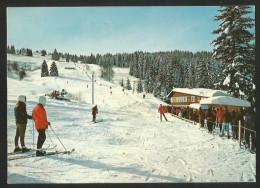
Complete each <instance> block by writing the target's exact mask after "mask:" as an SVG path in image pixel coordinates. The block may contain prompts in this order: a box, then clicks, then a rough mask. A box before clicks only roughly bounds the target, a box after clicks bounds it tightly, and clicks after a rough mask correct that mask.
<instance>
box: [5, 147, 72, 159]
mask: <svg viewBox="0 0 260 188" xmlns="http://www.w3.org/2000/svg"><path fill="white" fill-rule="evenodd" d="M73 151H75V149H72V150H70V151H55V152H47V153H45V154H44V155H42V156H36V155H35V154H30V155H19V156H14V157H9V158H8V159H7V160H8V161H12V160H17V159H26V158H33V157H45V156H49V155H59V154H71V153H72V152H73Z"/></svg>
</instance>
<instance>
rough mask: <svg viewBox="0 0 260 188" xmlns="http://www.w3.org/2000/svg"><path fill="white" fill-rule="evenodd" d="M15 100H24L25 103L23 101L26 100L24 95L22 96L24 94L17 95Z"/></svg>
mask: <svg viewBox="0 0 260 188" xmlns="http://www.w3.org/2000/svg"><path fill="white" fill-rule="evenodd" d="M17 101H20V102H24V103H25V102H26V96H24V95H19V97H18V99H17Z"/></svg>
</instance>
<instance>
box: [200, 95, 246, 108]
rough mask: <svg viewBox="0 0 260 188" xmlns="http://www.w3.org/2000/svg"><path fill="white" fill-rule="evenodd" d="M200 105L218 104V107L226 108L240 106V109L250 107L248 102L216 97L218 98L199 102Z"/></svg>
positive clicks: (228, 97)
mask: <svg viewBox="0 0 260 188" xmlns="http://www.w3.org/2000/svg"><path fill="white" fill-rule="evenodd" d="M200 104H218V105H226V106H241V107H250V105H251V104H250V102H248V101H246V100H243V99H239V98H234V97H230V96H218V97H210V98H207V99H202V100H200Z"/></svg>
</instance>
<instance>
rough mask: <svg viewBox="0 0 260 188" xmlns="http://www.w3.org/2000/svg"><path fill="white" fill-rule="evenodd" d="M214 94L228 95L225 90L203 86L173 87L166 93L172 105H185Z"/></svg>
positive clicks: (214, 95)
mask: <svg viewBox="0 0 260 188" xmlns="http://www.w3.org/2000/svg"><path fill="white" fill-rule="evenodd" d="M216 96H230V95H229V94H228V93H227V92H226V91H221V90H213V89H205V88H193V89H189V88H174V89H173V90H172V91H171V92H170V93H169V94H168V95H167V98H170V103H171V105H172V106H176V107H186V106H189V105H190V104H192V103H199V102H200V100H202V99H205V98H210V97H216Z"/></svg>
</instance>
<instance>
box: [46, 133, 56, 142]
mask: <svg viewBox="0 0 260 188" xmlns="http://www.w3.org/2000/svg"><path fill="white" fill-rule="evenodd" d="M46 130H47V129H46ZM47 134H48V137H49V138H50V140H51V143H52V145H53V146H55V145H54V144H53V141H52V139H51V136H50V134H49V131H48V130H47Z"/></svg>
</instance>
